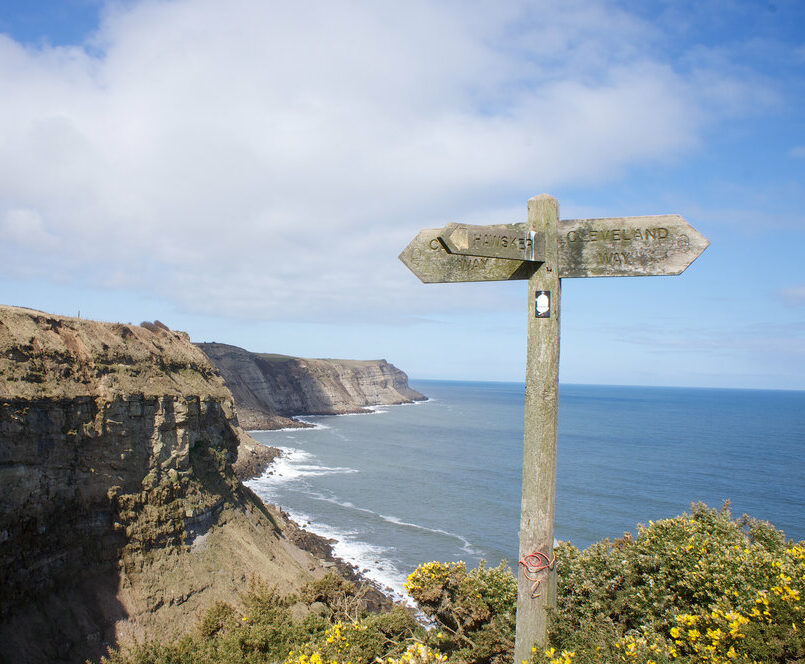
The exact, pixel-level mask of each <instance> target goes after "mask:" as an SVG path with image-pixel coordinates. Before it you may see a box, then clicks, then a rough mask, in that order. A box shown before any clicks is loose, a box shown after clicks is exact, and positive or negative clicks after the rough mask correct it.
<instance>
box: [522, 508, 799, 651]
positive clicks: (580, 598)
mask: <svg viewBox="0 0 805 664" xmlns="http://www.w3.org/2000/svg"><path fill="white" fill-rule="evenodd" d="M803 551H805V549H803V547H802V545H794V544H792V543H789V544H786V543H785V538H784V536H783V534H782V533H781V532H779V531H777V530H775V529H774V528H773V527H772V526H771V525H769V524H767V523H763V522H760V521H757V520H754V519H749V518H748V517H743V518H741V519H732V518H731V516H730V514H729V511H728V510H727V508H726V505H725V507H724V508H722V509H721V510H720V511H717V510H713V509H710V508H708V507H707V506H705V505H701V504H699V505H694V506H693V509H692V511H691V513H690V514H683V515H682V516H678V517H675V518H673V519H666V520H663V521H657V522H654V523H649V525H648V526H638V532H637V536H636V537H634V538H632V537H631V536H625V537H624V538H623V539H620V540H617V541H615V542H612V543H610V542H607V541H603V542H598V543H596V544H594V545H593V546H591V547H590V548H588V549H586V550H585V551H579V550H578V549H576V548H575V547H573V546H571V545H569V544H563V545H561V546H560V547H559V548H558V550H557V563H556V569H557V574H558V597H557V606H556V609H555V611H553V612H552V615H551V621H550V634H549V643H550V647H549V648H548V649H547V652H538V653H537V654H536V656H535V661H537V662H552V663H553V664H559V663H562V664H564V662H566V661H568V662H577V663H579V664H585V663H587V662H590V663H592V662H638V663H640V662H642V663H644V664H647V663H648V662H655V663H656V664H662V663H664V662H670V661H674V662H679V663H682V662H690V663H693V662H696V663H698V662H709V663H712V664H717V663H725V662H762V663H763V664H773V663H775V662H780V663H781V664H782V663H783V662H798V661H805V641H803V633H805V622H803V619H805V610H804V607H803V604H802V598H801V595H802V593H803V592H805V554H803ZM563 653H564V654H563Z"/></svg>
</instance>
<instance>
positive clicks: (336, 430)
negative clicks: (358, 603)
mask: <svg viewBox="0 0 805 664" xmlns="http://www.w3.org/2000/svg"><path fill="white" fill-rule="evenodd" d="M409 382H410V384H411V386H412V387H413V388H414V389H417V390H419V391H420V392H422V393H423V394H425V395H426V396H427V397H428V400H427V401H422V402H416V403H414V404H404V405H400V406H378V407H374V408H373V409H372V413H371V414H359V415H346V416H345V415H336V416H316V417H304V418H301V419H304V420H305V421H307V422H310V423H311V424H314V425H315V426H314V428H312V429H294V430H281V431H262V432H252V435H253V436H254V437H255V438H256V439H257V440H259V441H260V442H262V443H264V444H267V445H272V446H275V447H279V448H281V449H283V450H284V456H283V457H281V458H279V459H278V460H277V461H276V462H275V464H274V465H273V466H272V468H270V469H269V470H268V471H267V472H266V474H264V475H263V476H261V477H259V478H254V479H252V480H250V481H249V482H248V485H249V486H250V487H251V488H252V489H253V490H255V492H256V493H257V494H258V495H259V496H260V497H261V498H263V499H264V500H265V501H266V502H270V503H274V504H277V505H279V506H280V507H282V509H284V510H285V511H287V512H288V513H289V514H290V515H291V517H292V518H294V520H296V521H297V522H299V523H300V524H301V525H302V526H304V527H306V528H307V529H309V530H311V531H312V532H315V533H318V534H320V535H323V536H325V537H329V538H332V539H334V540H335V541H336V543H335V545H334V552H335V554H336V555H338V556H340V557H342V558H344V559H346V560H348V561H350V562H352V563H353V564H355V565H356V566H357V567H358V568H359V569H360V570H362V571H363V572H364V573H365V574H366V575H367V576H368V577H369V578H372V579H373V580H375V581H376V582H378V583H379V584H381V585H383V586H386V587H389V588H391V589H392V590H393V591H394V592H395V593H396V594H397V595H400V596H403V594H404V591H403V590H402V582H403V581H404V579H405V577H406V576H407V575H408V574H409V573H410V572H411V571H413V569H414V568H415V567H416V566H417V565H419V564H421V563H423V562H428V561H430V560H443V561H448V560H464V561H466V562H467V563H468V564H469V565H476V564H477V563H478V562H479V561H480V560H482V559H483V560H486V561H487V562H488V563H489V564H492V565H496V564H498V562H499V561H501V560H506V561H508V562H509V564H512V563H513V561H516V558H517V549H518V541H517V537H518V535H517V533H518V529H519V511H520V482H521V475H522V436H523V395H524V385H523V384H522V383H507V382H491V381H485V382H481V381H450V380H416V379H411V380H410V381H409ZM803 457H805V392H803V391H796V390H748V389H740V388H684V387H645V386H607V385H580V384H565V383H562V384H560V389H559V435H558V445H557V488H556V515H555V528H554V536H555V538H556V539H558V540H564V541H570V542H571V543H573V544H574V545H575V546H578V547H580V548H585V547H587V546H589V545H590V544H592V543H593V542H595V541H597V540H600V539H603V538H608V539H614V538H617V537H621V536H622V535H623V534H624V533H625V532H631V533H634V532H635V531H636V527H637V524H638V523H648V522H649V521H656V520H658V519H662V518H668V517H673V516H676V515H677V514H681V513H683V512H686V511H689V509H690V505H691V503H694V502H704V503H707V504H708V505H710V506H711V507H714V508H720V507H721V505H722V504H723V503H724V502H725V501H729V504H730V509H731V511H732V513H733V515H734V516H740V515H741V514H743V513H747V514H749V515H750V516H753V517H755V518H758V519H762V520H766V521H770V522H771V523H773V524H774V525H775V526H776V527H777V528H780V529H781V530H783V531H784V532H785V534H786V536H787V537H789V538H792V539H795V540H800V539H802V538H803V537H805V518H804V517H803V514H805V510H803V508H805V479H804V478H803V475H802V473H801V468H802V466H803Z"/></svg>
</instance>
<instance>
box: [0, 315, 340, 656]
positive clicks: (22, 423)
mask: <svg viewBox="0 0 805 664" xmlns="http://www.w3.org/2000/svg"><path fill="white" fill-rule="evenodd" d="M233 408H234V405H233V400H232V396H231V394H230V392H229V390H227V388H226V386H225V384H224V381H223V379H222V378H221V376H220V375H219V374H218V372H217V371H216V370H215V368H214V367H213V366H212V365H211V364H210V362H209V361H208V359H207V357H206V356H205V355H204V354H203V353H202V352H201V351H200V350H199V349H198V348H196V347H195V346H194V345H193V344H191V343H190V342H189V340H188V337H187V335H186V334H184V333H182V332H172V331H170V330H168V329H167V328H165V327H164V326H158V325H153V324H149V325H148V326H146V327H141V326H137V325H122V324H109V323H98V322H93V321H86V320H80V319H76V318H67V317H62V316H55V315H50V314H46V313H42V312H38V311H33V310H29V309H20V308H16V307H4V306H0V643H2V644H3V645H2V648H1V649H0V661H9V662H10V661H13V662H15V663H16V662H23V663H25V662H32V663H33V662H80V661H83V659H84V658H86V657H96V656H98V655H99V654H100V653H101V652H102V651H103V650H104V647H105V645H106V644H114V643H116V642H118V641H124V642H125V641H130V640H131V639H133V638H138V639H140V640H142V639H143V638H148V637H162V636H167V635H169V634H172V633H179V632H182V631H184V630H186V629H189V628H190V627H192V624H189V622H188V620H187V617H188V616H189V615H192V614H194V613H195V612H196V611H198V610H199V609H201V608H203V607H205V606H208V605H210V604H212V603H213V602H215V601H218V600H224V601H230V602H236V601H237V597H238V593H239V592H240V591H242V590H243V588H244V583H245V582H247V580H248V579H249V578H257V579H265V580H266V581H268V582H269V583H272V584H276V585H277V586H278V588H279V589H280V590H281V591H283V592H287V591H290V590H293V589H295V588H298V587H299V586H300V585H301V584H302V583H305V582H307V581H309V580H310V579H311V578H313V577H314V576H319V575H321V574H323V573H324V568H325V566H323V565H322V564H320V563H319V561H317V560H316V559H315V558H313V557H312V556H311V555H310V554H308V553H306V552H305V551H303V550H301V549H299V548H297V547H296V546H295V545H294V544H293V543H292V541H291V539H293V538H295V537H296V535H297V533H296V532H295V529H294V528H293V526H291V525H289V524H288V523H287V522H286V521H285V520H284V519H283V517H282V515H281V514H279V513H278V512H277V511H275V510H274V509H273V508H270V507H266V506H265V505H263V503H262V502H261V501H260V500H259V499H258V498H257V497H256V496H255V495H254V494H253V493H252V492H251V491H249V490H248V489H246V488H244V487H243V485H241V484H240V483H239V482H238V481H237V479H236V477H235V475H234V473H233V471H232V465H231V464H232V462H233V461H234V460H235V457H236V454H237V449H238V445H239V443H240V442H241V441H244V440H248V436H246V434H245V433H244V432H243V431H242V430H241V429H240V428H238V427H237V426H236V425H235V417H234V409H233ZM329 566H331V565H329Z"/></svg>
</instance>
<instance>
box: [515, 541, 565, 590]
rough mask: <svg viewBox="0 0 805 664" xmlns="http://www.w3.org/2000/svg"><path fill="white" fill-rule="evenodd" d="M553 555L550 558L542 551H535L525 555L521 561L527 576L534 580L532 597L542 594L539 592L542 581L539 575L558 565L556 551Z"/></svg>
mask: <svg viewBox="0 0 805 664" xmlns="http://www.w3.org/2000/svg"><path fill="white" fill-rule="evenodd" d="M552 555H553V558H548V556H547V555H546V554H544V553H542V551H534V552H532V553H529V554H527V555H525V556H523V559H522V560H521V561H520V565H522V566H523V574H524V575H525V578H526V579H528V580H529V581H533V582H534V585H533V586H531V598H532V599H535V598H537V597H539V596H540V593H538V592H537V589H538V588H539V584H540V581H542V579H541V578H540V576H539V575H540V574H542V572H545V571H546V570H553V568H554V566H555V565H556V553H555V552H554V553H552Z"/></svg>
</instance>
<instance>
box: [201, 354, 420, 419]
mask: <svg viewBox="0 0 805 664" xmlns="http://www.w3.org/2000/svg"><path fill="white" fill-rule="evenodd" d="M197 346H198V347H199V348H201V350H203V351H204V352H205V353H206V354H207V356H208V357H209V358H210V360H212V362H213V364H215V366H216V367H217V368H218V369H219V371H220V372H221V375H222V376H223V377H224V380H225V381H226V384H227V386H228V387H229V389H230V390H231V391H232V395H233V396H234V398H235V404H236V408H237V413H238V420H239V421H240V424H241V426H243V427H244V428H245V429H277V428H281V427H284V426H289V425H292V424H293V420H290V421H289V420H288V418H291V417H293V416H295V415H338V414H343V413H360V412H365V411H366V408H367V407H368V406H378V405H391V404H401V403H410V402H412V401H417V400H422V399H425V398H426V397H425V396H424V395H422V394H420V393H419V392H417V391H416V390H413V389H411V388H410V387H409V386H408V377H407V376H406V375H405V373H404V372H402V371H400V370H399V369H398V368H397V367H395V366H394V365H392V364H389V363H388V362H386V360H365V361H360V360H330V359H327V360H324V359H322V360H312V359H305V358H299V357H289V356H287V355H271V354H266V353H251V352H249V351H247V350H244V349H243V348H238V347H237V346H230V345H227V344H219V343H200V344H197ZM298 425H299V424H297V426H298Z"/></svg>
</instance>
